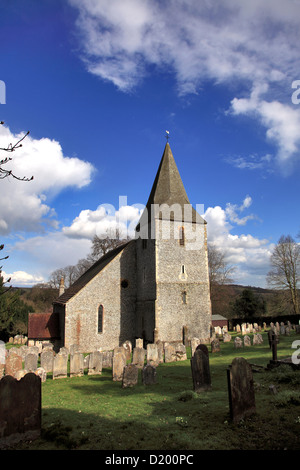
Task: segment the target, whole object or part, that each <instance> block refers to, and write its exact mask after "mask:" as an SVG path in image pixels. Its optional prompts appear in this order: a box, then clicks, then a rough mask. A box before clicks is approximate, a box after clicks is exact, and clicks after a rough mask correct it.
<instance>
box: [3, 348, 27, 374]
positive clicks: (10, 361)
mask: <svg viewBox="0 0 300 470" xmlns="http://www.w3.org/2000/svg"><path fill="white" fill-rule="evenodd" d="M22 365H23V364H22V358H21V356H19V355H18V354H14V353H12V354H9V355H8V356H7V358H6V362H5V375H11V376H12V377H14V376H15V374H16V372H17V371H18V370H21V369H22Z"/></svg>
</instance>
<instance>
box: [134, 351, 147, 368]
mask: <svg viewBox="0 0 300 470" xmlns="http://www.w3.org/2000/svg"><path fill="white" fill-rule="evenodd" d="M145 355H146V349H144V348H134V349H133V354H132V364H135V365H136V366H137V367H138V368H139V369H142V368H143V367H144V364H145Z"/></svg>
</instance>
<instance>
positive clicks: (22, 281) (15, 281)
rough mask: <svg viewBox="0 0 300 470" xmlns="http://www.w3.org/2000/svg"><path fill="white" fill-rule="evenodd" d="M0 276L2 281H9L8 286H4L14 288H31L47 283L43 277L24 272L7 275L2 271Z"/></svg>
mask: <svg viewBox="0 0 300 470" xmlns="http://www.w3.org/2000/svg"><path fill="white" fill-rule="evenodd" d="M2 276H3V278H4V281H5V280H7V279H11V280H10V282H9V283H8V284H5V286H9V285H12V286H16V287H31V286H32V285H34V284H38V283H41V282H47V280H45V279H44V278H43V276H39V275H34V274H30V273H27V272H25V271H14V272H13V273H11V274H7V273H6V272H5V271H2Z"/></svg>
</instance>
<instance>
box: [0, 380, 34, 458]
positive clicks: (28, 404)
mask: <svg viewBox="0 0 300 470" xmlns="http://www.w3.org/2000/svg"><path fill="white" fill-rule="evenodd" d="M0 423H1V434H0V448H2V449H5V448H6V447H8V446H14V445H16V444H17V443H19V442H20V441H22V440H25V439H26V440H27V439H28V440H29V439H30V440H33V439H37V438H38V437H39V436H40V434H41V379H40V377H38V376H37V375H35V374H33V373H28V374H26V375H25V376H24V377H23V378H22V379H20V380H17V379H15V378H13V377H11V376H10V375H7V376H5V377H3V379H1V380H0Z"/></svg>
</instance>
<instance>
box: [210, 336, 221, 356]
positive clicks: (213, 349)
mask: <svg viewBox="0 0 300 470" xmlns="http://www.w3.org/2000/svg"><path fill="white" fill-rule="evenodd" d="M210 345H211V352H212V353H216V352H220V350H221V348H220V341H219V340H218V339H217V338H216V339H214V340H213V341H212V342H211V343H210Z"/></svg>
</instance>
